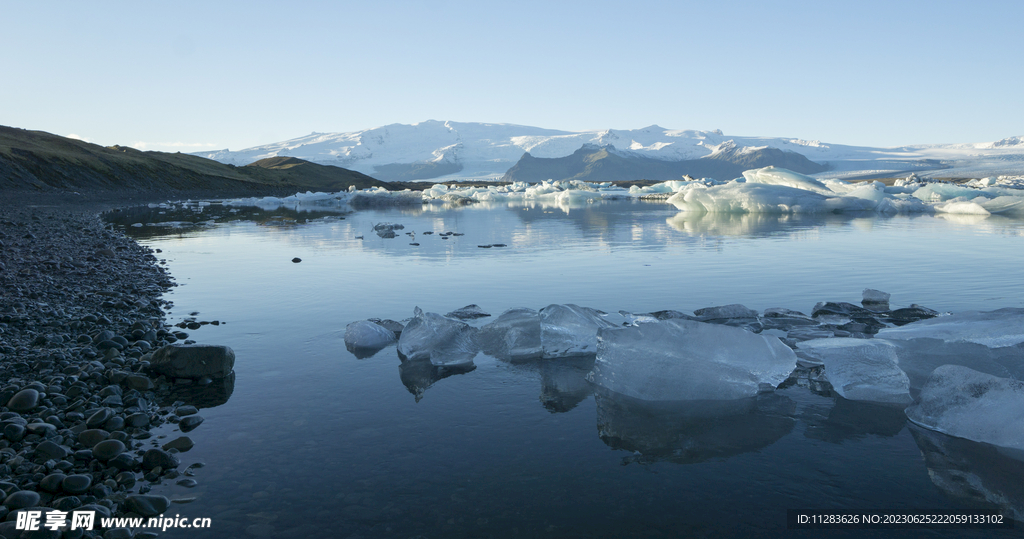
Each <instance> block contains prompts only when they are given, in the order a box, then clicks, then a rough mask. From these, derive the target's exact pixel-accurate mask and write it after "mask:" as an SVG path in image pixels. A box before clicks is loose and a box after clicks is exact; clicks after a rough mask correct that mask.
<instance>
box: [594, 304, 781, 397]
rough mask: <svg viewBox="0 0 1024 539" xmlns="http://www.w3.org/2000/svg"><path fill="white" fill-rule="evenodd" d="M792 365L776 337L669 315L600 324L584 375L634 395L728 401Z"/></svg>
mask: <svg viewBox="0 0 1024 539" xmlns="http://www.w3.org/2000/svg"><path fill="white" fill-rule="evenodd" d="M795 368H796V354H795V353H794V352H793V350H791V349H790V348H789V347H787V346H786V345H785V344H783V343H782V342H781V341H780V340H779V339H778V338H777V337H774V336H762V335H755V334H753V333H750V332H749V331H746V330H743V329H739V328H734V327H731V326H723V325H717V324H707V323H703V322H694V321H690V320H682V319H671V320H664V321H656V322H647V323H641V324H638V325H636V326H630V327H625V328H603V329H601V330H600V331H599V332H598V346H597V360H596V362H595V363H594V370H592V371H591V372H590V374H588V375H587V379H588V380H590V381H591V382H593V383H595V384H597V385H599V386H602V387H605V388H607V389H609V390H611V391H613V392H615V393H620V394H623V395H627V396H629V397H633V398H636V399H640V400H647V401H688V400H731V399H741V398H746V397H752V396H756V395H757V394H758V393H760V392H762V391H766V390H771V389H774V388H775V387H777V386H778V385H779V384H781V383H782V382H783V381H785V380H786V378H788V377H789V375H790V374H791V373H792V372H793V370H794V369H795Z"/></svg>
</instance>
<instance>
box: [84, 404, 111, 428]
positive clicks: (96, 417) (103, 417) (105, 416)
mask: <svg viewBox="0 0 1024 539" xmlns="http://www.w3.org/2000/svg"><path fill="white" fill-rule="evenodd" d="M113 415H114V412H113V411H112V410H111V409H110V408H101V409H99V410H97V411H96V413H94V414H92V415H91V416H89V419H86V420H85V426H87V427H89V428H90V429H95V428H98V427H101V426H103V424H104V423H106V422H107V421H108V420H109V419H110V418H111V417H112V416H113Z"/></svg>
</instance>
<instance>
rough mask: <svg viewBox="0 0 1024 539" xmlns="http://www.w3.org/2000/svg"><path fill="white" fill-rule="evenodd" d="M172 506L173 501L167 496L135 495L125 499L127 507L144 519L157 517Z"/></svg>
mask: <svg viewBox="0 0 1024 539" xmlns="http://www.w3.org/2000/svg"><path fill="white" fill-rule="evenodd" d="M170 506H171V501H170V500H168V499H167V497H165V496H152V495H135V496H128V497H127V498H126V499H125V507H127V508H128V510H129V511H132V512H134V513H138V514H140V515H142V516H143V517H155V516H157V515H159V514H161V513H163V512H164V511H166V510H167V508H168V507H170Z"/></svg>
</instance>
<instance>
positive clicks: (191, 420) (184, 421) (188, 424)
mask: <svg viewBox="0 0 1024 539" xmlns="http://www.w3.org/2000/svg"><path fill="white" fill-rule="evenodd" d="M202 422H203V416H201V415H190V416H187V417H183V418H181V421H180V422H179V423H178V428H180V429H181V432H188V431H190V430H193V429H195V428H196V427H198V426H199V425H200V424H202Z"/></svg>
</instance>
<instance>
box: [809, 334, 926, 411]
mask: <svg viewBox="0 0 1024 539" xmlns="http://www.w3.org/2000/svg"><path fill="white" fill-rule="evenodd" d="M797 346H798V347H799V351H798V353H797V354H798V355H799V356H801V357H802V356H808V357H809V358H811V359H815V360H817V361H820V362H821V363H822V364H824V366H825V377H826V378H828V381H829V383H831V384H832V388H833V389H835V391H836V393H838V394H840V395H841V396H842V397H843V398H845V399H849V400H852V401H867V402H877V403H883V404H909V403H910V402H911V401H912V399H911V397H910V380H909V379H908V378H907V375H906V373H904V372H903V371H902V370H901V369H900V367H899V365H898V364H899V357H898V348H897V347H896V346H895V345H893V344H891V343H889V342H885V341H881V340H878V339H850V338H832V339H814V340H810V341H803V342H801V343H799V344H798V345H797Z"/></svg>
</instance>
